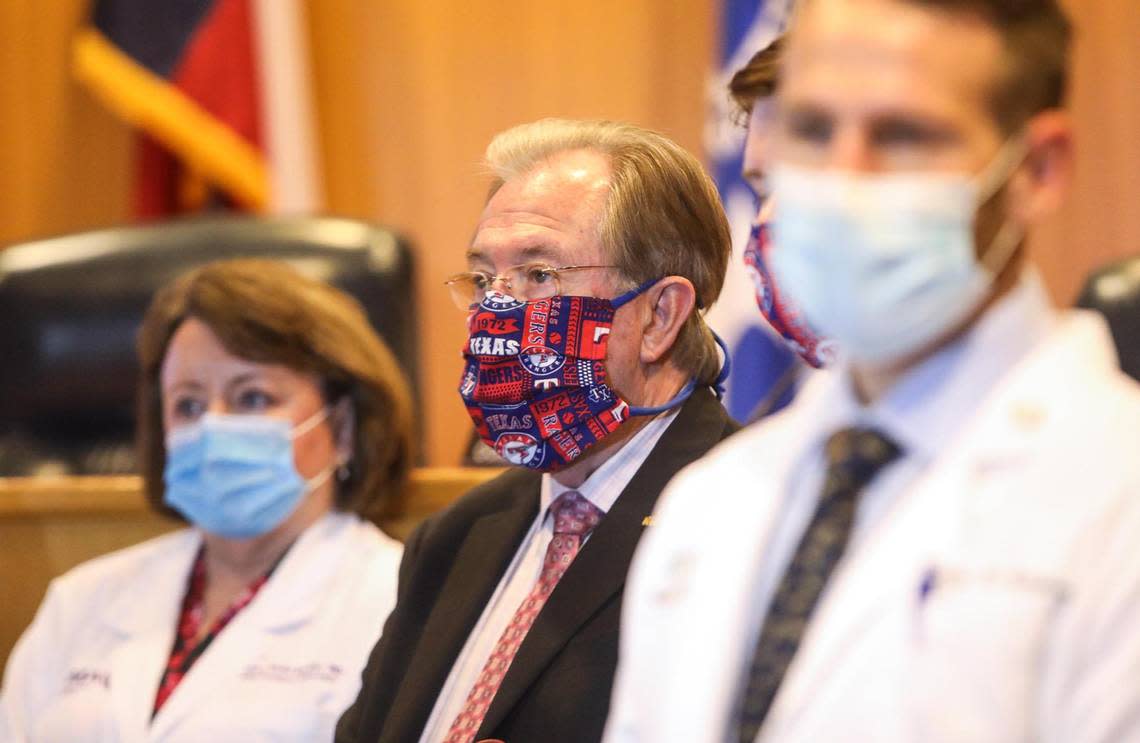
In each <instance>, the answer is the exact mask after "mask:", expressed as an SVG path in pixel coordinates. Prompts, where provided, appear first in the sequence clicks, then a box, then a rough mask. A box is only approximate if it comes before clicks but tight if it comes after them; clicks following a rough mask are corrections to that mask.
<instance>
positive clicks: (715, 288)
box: [486, 119, 732, 384]
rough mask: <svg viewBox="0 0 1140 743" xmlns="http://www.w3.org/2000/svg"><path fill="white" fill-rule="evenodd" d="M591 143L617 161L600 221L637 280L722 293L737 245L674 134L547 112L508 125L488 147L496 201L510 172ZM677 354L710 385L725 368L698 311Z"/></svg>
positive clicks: (704, 177) (701, 302)
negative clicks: (675, 280)
mask: <svg viewBox="0 0 1140 743" xmlns="http://www.w3.org/2000/svg"><path fill="white" fill-rule="evenodd" d="M575 150H588V151H593V152H598V153H600V154H602V155H605V156H606V157H607V158H608V159H609V164H610V170H611V175H610V184H609V194H608V196H607V198H606V204H605V207H604V208H603V212H602V218H601V221H600V223H599V224H598V230H599V235H600V237H601V241H602V245H603V247H604V248H605V250H606V251H607V252H608V253H609V255H610V257H611V260H612V261H613V263H614V265H616V266H617V267H618V269H619V270H620V271H621V273H622V275H623V277H624V278H625V279H627V280H628V281H629V282H631V283H632V284H634V285H638V284H641V283H644V282H646V281H652V280H655V279H660V278H662V277H664V276H683V277H684V278H686V279H688V280H689V281H691V282H692V284H693V287H694V288H695V289H696V294H697V307H698V309H699V310H704V309H707V308H708V307H709V306H711V305H712V303H713V302H715V301H716V299H717V297H718V296H720V290H721V287H722V285H723V284H724V274H725V271H726V269H727V268H728V260H729V256H730V255H731V254H732V239H731V236H730V234H729V228H728V220H727V218H726V217H725V215H724V209H723V208H722V207H721V203H720V195H719V194H718V193H717V190H716V186H715V185H714V184H713V182H712V179H711V178H709V176H708V174H707V173H706V172H705V170H704V168H703V167H702V166H701V164H700V163H699V162H698V161H697V159H696V158H695V157H693V156H692V155H690V154H689V153H688V152H686V151H685V150H684V149H683V148H681V147H680V146H679V145H677V144H676V143H675V142H673V141H672V140H670V139H668V138H667V137H665V136H663V135H661V134H658V133H657V132H653V131H649V130H648V129H642V128H640V127H637V126H633V125H632V124H624V123H618V122H612V121H573V120H567V119H543V120H541V121H536V122H533V123H530V124H523V125H521V126H516V127H514V128H512V129H508V130H506V131H504V132H502V133H501V134H499V135H498V136H496V137H495V138H494V139H493V140H491V144H490V145H488V147H487V153H486V162H487V165H488V166H489V167H490V169H491V171H492V172H493V174H494V180H493V181H492V183H491V189H490V193H489V194H488V200H490V198H491V197H492V196H494V194H495V192H496V191H498V189H499V188H500V187H501V186H502V185H503V183H505V182H506V181H508V180H511V179H513V178H517V177H519V176H521V175H525V174H526V173H528V172H529V171H531V170H532V169H534V168H535V167H536V166H538V165H540V164H542V163H543V162H546V161H547V160H549V159H550V158H552V157H554V156H555V155H558V154H561V153H564V152H571V151H575ZM670 358H671V360H672V361H673V363H674V364H676V365H677V367H678V368H680V369H683V370H685V371H687V372H688V373H690V374H692V375H693V376H695V377H697V378H698V379H699V380H700V381H701V382H703V383H705V384H711V383H712V382H713V381H714V380H715V379H716V376H717V373H718V372H719V369H720V359H719V356H718V354H717V348H716V343H715V341H714V340H713V337H712V332H711V331H710V330H709V327H708V326H707V325H706V324H705V321H704V318H703V317H702V316H701V312H700V311H696V312H693V314H692V315H691V316H690V317H689V318H688V319H687V320H686V321H685V325H684V326H683V327H682V329H681V332H680V334H679V335H678V336H677V342H676V343H675V344H674V346H673V348H672V350H671V351H670Z"/></svg>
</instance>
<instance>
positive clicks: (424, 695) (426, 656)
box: [382, 475, 540, 741]
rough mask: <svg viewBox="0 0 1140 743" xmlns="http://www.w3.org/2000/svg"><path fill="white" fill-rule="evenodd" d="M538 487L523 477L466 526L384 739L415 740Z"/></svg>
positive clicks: (534, 505)
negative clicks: (502, 500) (500, 504)
mask: <svg viewBox="0 0 1140 743" xmlns="http://www.w3.org/2000/svg"><path fill="white" fill-rule="evenodd" d="M539 484H540V478H539V476H538V475H534V476H527V477H524V478H522V480H521V482H520V483H519V484H518V485H517V486H516V487H517V490H516V493H515V497H514V498H511V499H510V505H509V506H508V507H507V508H505V509H504V510H502V511H496V512H494V513H490V514H487V515H485V516H482V517H481V518H479V519H478V520H476V521H475V522H474V523H473V524H472V525H471V529H470V530H469V531H468V532H467V536H466V538H465V539H464V540H463V544H462V545H460V546H459V552H458V554H457V555H456V557H455V561H454V563H453V564H454V565H455V568H454V570H453V571H452V572H451V574H450V575H448V577H447V581H446V582H445V583H444V585H443V587H442V588H441V590H440V592H439V601H438V602H437V603H436V605H435V606H434V607H433V609H432V611H431V614H430V615H429V616H428V618H427V621H426V623H425V625H424V629H423V632H422V633H420V637H421V639H420V644H419V647H417V649H416V652H415V653H414V654H413V657H415V658H416V662H415V663H413V664H412V665H411V666H410V667H409V668H408V673H407V677H406V678H405V679H404V680H403V682H402V683H401V684H400V691H399V693H398V694H397V696H396V698H395V700H394V701H393V703H392V706H391V709H392V710H393V717H392V718H391V721H390V724H389V727H391V728H392V729H391V730H388V729H387V728H386V729H385V730H384V731H383V735H382V737H383V739H384V740H401V741H402V740H416V739H417V738H418V737H419V735H420V733H421V731H422V730H423V727H424V725H425V724H426V721H427V718H428V716H429V715H430V713H431V710H432V707H433V706H434V704H435V701H436V698H437V697H438V696H439V692H440V690H441V689H442V688H443V684H444V682H445V681H446V680H447V675H448V673H449V672H450V671H451V667H452V665H453V664H454V663H455V659H456V658H458V657H459V653H460V652H461V651H462V650H463V645H464V643H465V642H466V640H467V636H468V635H469V634H471V630H472V629H473V628H474V626H475V623H476V622H478V621H479V617H480V615H481V614H482V613H483V609H484V607H485V606H486V605H487V602H488V601H489V600H490V598H491V594H492V593H494V591H495V587H496V586H497V585H498V583H499V579H500V578H501V577H502V575H503V573H504V572H505V571H506V569H507V566H508V565H509V564H510V561H511V558H512V557H513V556H514V554H515V551H516V550H517V549H518V546H519V543H520V542H521V541H522V539H523V536H524V535H525V534H526V532H527V529H528V528H529V527H530V525H531V523H532V522H533V521H534V518H535V516H536V515H537V514H538V502H539ZM463 693H464V694H466V690H464V691H463Z"/></svg>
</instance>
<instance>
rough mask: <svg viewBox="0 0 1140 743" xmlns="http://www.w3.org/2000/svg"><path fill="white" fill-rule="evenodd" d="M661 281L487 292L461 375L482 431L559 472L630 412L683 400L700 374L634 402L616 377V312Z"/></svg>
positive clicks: (513, 460) (476, 311) (502, 447)
mask: <svg viewBox="0 0 1140 743" xmlns="http://www.w3.org/2000/svg"><path fill="white" fill-rule="evenodd" d="M655 283H656V281H649V282H647V283H645V284H642V285H641V286H639V287H637V288H636V289H631V290H630V291H628V292H625V293H624V294H622V295H620V296H618V297H615V298H614V299H600V298H598V297H585V296H570V295H556V296H553V297H547V298H545V299H535V300H531V301H529V302H523V301H520V300H517V299H515V298H514V297H511V296H510V295H507V294H503V293H501V292H496V291H491V292H488V293H487V295H486V297H484V298H483V301H482V302H480V303H479V304H478V305H476V306H475V307H474V308H473V309H472V310H471V314H470V315H469V317H468V321H467V322H468V340H467V345H466V347H465V348H464V350H463V356H464V358H465V359H466V362H467V364H466V367H465V368H464V371H463V379H462V381H461V382H460V385H459V394H460V396H462V397H463V402H464V403H465V404H466V406H467V412H468V413H469V414H470V415H471V420H472V421H474V422H475V428H476V429H477V430H478V432H479V436H480V438H482V439H483V441H484V442H486V443H487V445H488V446H490V447H491V448H492V449H494V450H495V452H496V453H497V454H498V455H499V456H500V457H502V458H503V459H505V460H506V461H507V462H508V463H509V464H514V465H520V466H523V467H529V468H531V469H535V470H541V471H543V472H553V471H556V470H559V469H562V468H563V467H566V466H567V465H569V464H571V463H572V462H574V461H575V460H577V459H578V458H579V457H581V456H582V454H583V452H585V451H586V450H587V449H589V448H590V447H591V446H593V445H594V444H596V443H597V442H598V441H600V440H601V439H603V438H604V437H606V436H608V435H609V434H611V433H613V432H614V431H616V430H617V428H618V426H620V425H621V424H622V423H623V422H624V421H625V420H626V419H627V418H628V417H629V416H631V415H655V414H657V413H660V412H662V411H665V410H669V409H670V408H674V407H676V406H678V405H680V404H681V403H683V402H684V401H685V400H686V399H687V398H688V397H689V395H691V394H692V392H693V389H694V388H695V387H696V380H691V381H690V382H689V383H688V384H686V385H685V387H684V388H683V389H682V390H681V391H680V392H679V393H677V395H676V396H675V397H674V398H673V399H672V400H670V401H668V402H667V403H665V404H664V405H659V406H655V407H636V406H632V405H630V404H629V403H627V402H626V401H625V400H623V399H621V397H620V396H618V394H617V393H616V392H614V391H613V390H612V389H611V388H610V387H609V378H608V375H607V373H606V366H605V358H606V344H607V341H608V340H609V335H610V328H611V326H612V323H613V317H614V312H615V311H616V310H617V309H618V308H619V307H621V306H622V305H623V304H625V303H627V302H629V301H630V300H632V299H633V298H635V297H636V296H637V295H639V294H641V292H643V291H645V290H646V289H648V288H649V287H650V286H652V285H653V284H655Z"/></svg>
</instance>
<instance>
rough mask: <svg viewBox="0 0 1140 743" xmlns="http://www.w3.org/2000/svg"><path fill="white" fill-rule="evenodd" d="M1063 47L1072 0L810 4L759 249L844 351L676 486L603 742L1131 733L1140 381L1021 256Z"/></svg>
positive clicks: (652, 554) (1044, 183) (790, 67)
mask: <svg viewBox="0 0 1140 743" xmlns="http://www.w3.org/2000/svg"><path fill="white" fill-rule="evenodd" d="M1068 41H1069V27H1068V24H1067V22H1066V20H1065V18H1064V16H1063V15H1062V13H1061V11H1060V10H1059V9H1058V7H1057V5H1056V4H1055V2H1054V1H1053V0H1020V1H1019V2H1016V3H1015V2H1010V1H1009V0H802V1H801V3H800V7H799V17H798V19H796V21H795V22H794V23H793V24H792V31H791V35H790V39H789V45H788V47H787V48H786V56H785V59H784V66H783V68H782V78H781V82H780V91H779V94H778V95H779V99H778V104H777V113H776V116H775V124H774V126H775V131H774V133H773V148H772V152H773V155H774V160H775V162H774V166H773V176H772V184H773V194H774V198H775V203H776V206H775V217H774V220H775V221H774V240H773V243H772V245H771V247H770V250H769V253H768V255H767V259H768V263H769V266H770V268H771V274H772V277H771V280H772V281H773V282H774V284H775V288H776V289H777V290H778V291H779V293H780V295H781V296H782V297H783V298H784V299H785V300H787V301H788V302H789V303H790V304H793V305H794V306H795V307H797V308H798V311H799V312H800V314H801V319H802V320H804V321H806V322H807V323H808V324H810V326H811V327H812V328H813V329H814V330H816V331H818V332H819V333H821V334H822V335H824V336H827V337H829V338H830V339H831V340H833V341H834V342H835V343H836V344H837V345H838V346H839V348H840V349H841V358H840V360H839V361H838V362H837V363H836V364H835V365H834V366H833V367H832V368H831V369H829V370H827V371H825V372H823V373H821V374H819V375H818V376H816V377H815V378H814V379H813V380H812V381H811V382H810V383H809V384H808V386H807V388H806V389H805V390H804V392H803V393H801V396H800V397H799V398H798V399H797V401H796V402H795V403H794V404H793V405H792V406H791V407H790V408H789V409H788V410H786V411H785V412H783V413H781V414H779V415H777V416H775V417H774V418H770V419H768V420H767V421H766V422H763V423H761V424H759V425H757V426H754V427H752V428H751V429H747V430H745V431H743V432H742V433H740V434H738V435H737V436H735V437H734V438H732V439H730V440H729V441H727V442H725V443H724V444H722V445H720V446H719V447H717V448H716V449H714V450H713V452H712V453H711V454H710V455H708V456H707V457H706V458H704V459H702V460H701V461H699V462H697V463H696V464H694V465H692V466H690V467H689V468H687V469H686V470H684V471H683V472H682V473H681V474H680V475H679V476H678V477H677V478H676V479H675V480H674V481H673V482H672V483H671V485H670V486H669V488H668V489H667V490H666V493H665V494H664V495H663V496H662V500H661V501H660V502H659V504H658V508H657V513H656V515H655V521H654V525H653V527H652V528H651V529H650V530H649V532H648V533H647V534H646V536H645V537H644V538H643V540H642V546H641V547H640V548H639V551H638V554H637V556H636V558H635V561H634V565H633V570H632V573H631V577H630V581H629V584H628V589H627V593H626V600H625V606H624V610H623V628H622V643H621V645H622V647H621V659H620V664H619V670H618V679H617V682H616V687H615V696H614V703H613V707H612V712H611V716H610V719H609V722H608V724H607V737H606V740H607V741H610V743H633V742H634V741H638V742H644V743H648V742H650V741H652V743H668V742H669V741H685V742H686V743H692V741H718V742H720V741H725V740H730V741H749V742H750V741H754V740H761V741H781V742H785V741H813V742H815V741H923V742H924V743H929V742H930V741H956V742H960V741H969V742H970V743H975V742H978V741H995V742H996V741H1002V742H1003V743H1008V742H1010V741H1042V742H1045V741H1050V742H1053V741H1055V742H1057V743H1060V742H1061V741H1064V742H1066V743H1068V742H1072V741H1080V742H1081V743H1109V742H1110V741H1111V742H1116V741H1140V452H1138V451H1137V445H1138V444H1140V391H1138V389H1137V388H1136V387H1135V386H1134V385H1133V384H1132V383H1131V382H1129V381H1127V380H1126V378H1125V377H1123V375H1121V374H1120V372H1119V371H1118V369H1117V364H1116V358H1115V354H1114V352H1113V348H1112V344H1111V341H1110V338H1109V335H1108V331H1107V329H1106V326H1105V324H1104V323H1103V322H1102V321H1101V319H1100V318H1099V317H1097V316H1094V315H1090V314H1087V313H1083V312H1064V313H1057V312H1055V311H1054V310H1052V309H1051V308H1050V306H1049V304H1048V301H1047V298H1046V295H1045V292H1044V290H1043V289H1042V287H1041V284H1040V281H1039V279H1038V278H1037V276H1036V274H1035V272H1034V271H1033V270H1032V268H1031V267H1030V266H1029V265H1028V264H1027V258H1026V239H1025V236H1026V233H1027V232H1028V231H1030V229H1031V228H1032V227H1033V226H1034V225H1035V224H1037V223H1039V222H1041V221H1042V220H1043V219H1044V218H1045V217H1046V215H1048V214H1049V213H1050V212H1051V211H1052V210H1053V209H1054V208H1055V207H1056V206H1057V205H1058V204H1059V203H1060V202H1061V201H1062V198H1063V192H1064V190H1065V185H1066V180H1067V178H1066V176H1067V171H1068V168H1069V161H1070V149H1071V129H1070V125H1069V122H1068V120H1067V118H1066V116H1065V114H1064V113H1063V112H1062V111H1061V110H1060V108H1061V101H1062V97H1063V90H1064V82H1065V71H1066V51H1067V48H1068ZM1074 247H1076V248H1078V249H1079V246H1074Z"/></svg>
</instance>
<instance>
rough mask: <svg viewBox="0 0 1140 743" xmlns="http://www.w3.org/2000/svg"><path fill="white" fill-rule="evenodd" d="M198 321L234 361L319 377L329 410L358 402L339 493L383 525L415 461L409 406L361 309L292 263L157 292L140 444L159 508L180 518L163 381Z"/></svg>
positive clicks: (145, 345) (343, 505)
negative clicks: (179, 334) (171, 488)
mask: <svg viewBox="0 0 1140 743" xmlns="http://www.w3.org/2000/svg"><path fill="white" fill-rule="evenodd" d="M191 317H193V318H195V319H197V320H200V321H201V322H203V323H205V324H206V325H208V326H209V328H210V330H211V331H213V333H214V334H215V335H217V336H218V339H219V340H220V341H221V342H222V345H224V346H225V348H226V349H227V350H228V351H229V352H230V353H232V354H234V355H235V356H239V357H241V358H243V359H248V360H250V361H256V362H260V363H269V364H281V365H284V366H287V367H289V368H290V369H293V370H295V371H299V372H304V373H312V374H315V375H316V376H318V377H319V378H320V379H321V380H322V387H323V390H322V391H323V393H324V397H325V401H326V403H328V404H329V405H332V404H335V403H336V402H338V401H339V400H341V399H345V398H347V399H348V400H350V403H351V405H352V408H353V413H354V416H355V430H354V432H353V446H352V460H351V464H350V467H349V468H348V473H347V477H346V478H343V479H341V480H340V481H339V482H338V483H337V490H336V500H335V502H336V507H337V508H338V509H340V510H345V511H354V512H356V513H359V514H361V515H364V516H370V517H375V516H378V515H379V514H380V512H381V510H382V509H383V508H384V507H385V506H387V505H388V504H389V502H390V501H392V500H395V499H396V498H398V496H399V495H400V493H401V492H402V491H403V488H404V484H405V482H406V479H407V474H408V468H409V466H410V464H411V461H412V441H413V430H412V405H411V396H410V394H409V392H408V386H407V383H406V382H405V380H404V376H403V373H402V372H401V371H400V367H399V366H398V365H397V363H396V360H395V358H394V357H393V355H392V353H391V351H389V350H388V347H387V346H386V345H384V342H383V341H381V340H380V338H379V337H378V336H377V335H376V333H375V331H374V330H373V329H372V326H371V325H369V323H368V319H367V317H366V316H365V314H364V311H363V310H362V309H361V307H360V305H359V304H358V303H357V302H356V301H355V300H353V299H352V298H351V297H349V296H348V295H346V294H344V293H343V292H341V291H339V290H337V289H334V288H333V287H331V286H329V285H327V284H324V283H322V282H319V281H315V280H313V279H309V278H307V277H305V276H302V275H301V274H300V273H298V272H297V271H296V270H294V269H293V268H291V267H290V266H288V265H287V264H285V263H281V262H278V261H271V260H262V259H236V260H224V261H216V262H214V263H209V264H207V265H205V266H202V267H200V268H197V269H195V270H193V271H191V272H190V273H188V274H185V275H184V276H182V277H181V278H179V279H177V280H175V281H174V282H173V283H171V284H169V285H167V286H166V287H164V288H163V289H161V290H159V292H158V293H157V294H156V295H155V297H154V300H153V301H152V302H151V304H150V307H149V308H148V309H147V312H146V315H145V317H144V318H143V323H142V327H141V328H140V330H139V335H138V355H139V362H140V364H141V367H142V369H141V380H140V385H139V392H138V395H139V396H138V425H137V442H138V447H139V461H140V463H141V467H142V476H143V482H144V486H145V491H146V497H147V500H148V501H149V502H150V505H151V507H152V508H154V509H155V510H157V511H159V512H160V513H164V514H167V515H170V516H173V517H175V518H179V519H181V518H182V516H181V515H180V514H179V513H178V512H176V511H174V509H172V508H170V507H169V506H167V505H166V504H165V503H164V502H163V470H164V468H165V466H166V445H165V436H164V432H163V423H162V385H161V382H160V374H161V371H162V364H163V361H164V359H165V358H166V351H167V347H168V346H169V344H170V339H171V337H172V336H173V335H174V333H175V331H177V330H178V328H179V327H180V326H181V324H182V323H183V322H184V321H185V320H186V319H188V318H191Z"/></svg>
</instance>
